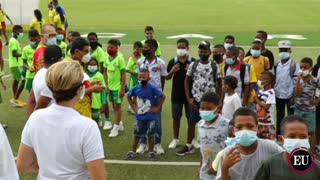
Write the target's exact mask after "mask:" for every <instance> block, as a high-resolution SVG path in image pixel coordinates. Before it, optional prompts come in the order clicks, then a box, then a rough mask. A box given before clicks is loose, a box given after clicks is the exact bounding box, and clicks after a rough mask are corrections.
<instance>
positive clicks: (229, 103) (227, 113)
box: [222, 93, 242, 120]
mask: <svg viewBox="0 0 320 180" xmlns="http://www.w3.org/2000/svg"><path fill="white" fill-rule="evenodd" d="M241 106H242V104H241V99H240V97H239V95H238V93H234V94H233V95H231V96H229V95H228V94H227V93H226V94H225V96H224V99H223V107H222V116H223V117H224V118H226V119H229V120H232V117H233V113H234V112H235V111H236V110H237V109H238V108H240V107H241Z"/></svg>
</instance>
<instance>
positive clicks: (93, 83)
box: [90, 80, 101, 86]
mask: <svg viewBox="0 0 320 180" xmlns="http://www.w3.org/2000/svg"><path fill="white" fill-rule="evenodd" d="M90 84H91V86H94V85H96V84H98V85H101V82H100V81H98V80H94V81H92V82H91V83H90Z"/></svg>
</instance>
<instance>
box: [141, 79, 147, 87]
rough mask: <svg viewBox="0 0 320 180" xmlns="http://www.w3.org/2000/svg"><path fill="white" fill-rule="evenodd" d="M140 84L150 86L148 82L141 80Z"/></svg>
mask: <svg viewBox="0 0 320 180" xmlns="http://www.w3.org/2000/svg"><path fill="white" fill-rule="evenodd" d="M139 83H140V85H141V86H146V85H147V84H148V80H140V81H139Z"/></svg>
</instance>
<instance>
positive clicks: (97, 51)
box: [91, 46, 106, 68]
mask: <svg viewBox="0 0 320 180" xmlns="http://www.w3.org/2000/svg"><path fill="white" fill-rule="evenodd" d="M91 56H92V57H95V58H96V59H97V60H98V62H99V64H101V63H104V61H105V59H106V55H105V52H104V51H103V49H102V48H101V47H100V46H98V47H97V48H96V49H95V50H94V51H92V52H91ZM98 67H99V68H100V66H98Z"/></svg>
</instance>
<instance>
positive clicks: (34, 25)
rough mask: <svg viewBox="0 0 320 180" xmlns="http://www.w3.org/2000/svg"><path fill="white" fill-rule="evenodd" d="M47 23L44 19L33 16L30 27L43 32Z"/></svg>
mask: <svg viewBox="0 0 320 180" xmlns="http://www.w3.org/2000/svg"><path fill="white" fill-rule="evenodd" d="M44 24H45V21H44V19H42V20H41V21H38V20H37V18H33V19H32V20H31V23H30V29H35V30H37V31H38V33H41V28H42V26H43V25H44Z"/></svg>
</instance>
